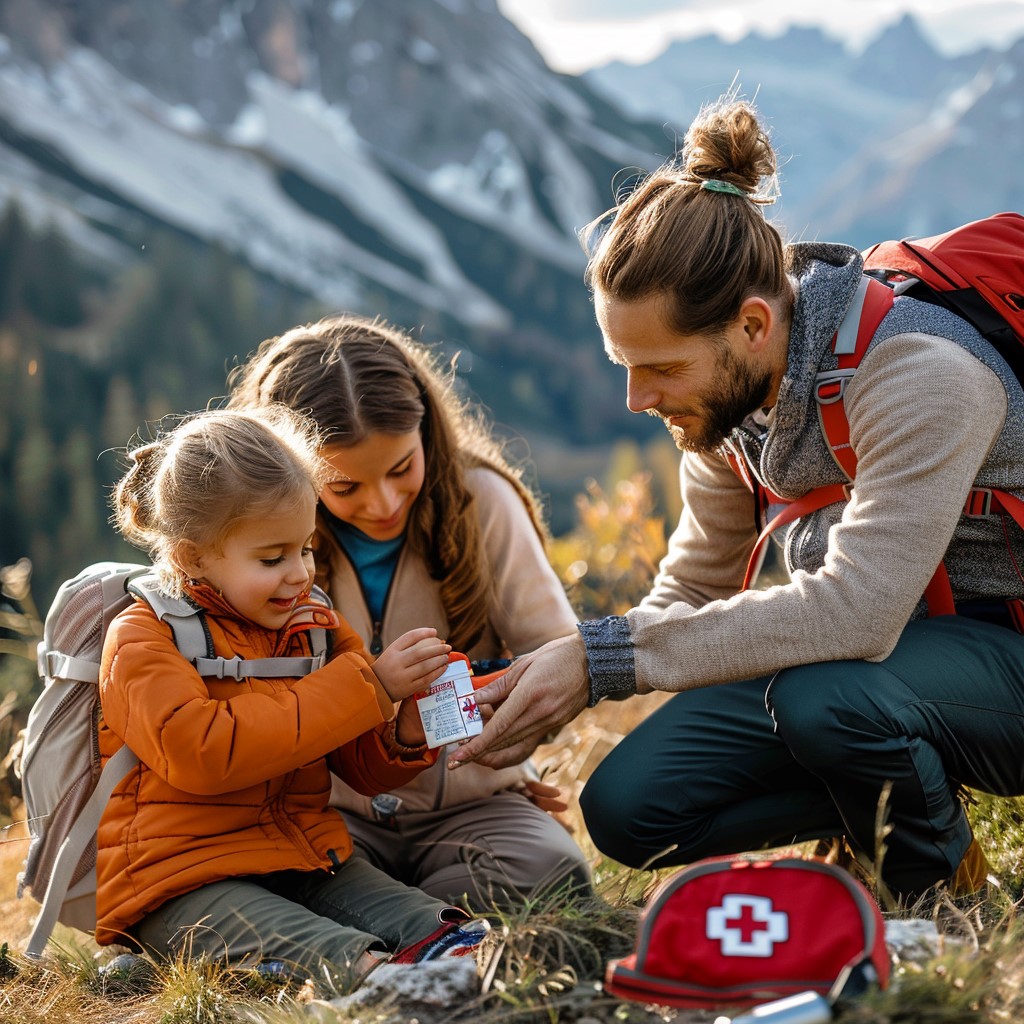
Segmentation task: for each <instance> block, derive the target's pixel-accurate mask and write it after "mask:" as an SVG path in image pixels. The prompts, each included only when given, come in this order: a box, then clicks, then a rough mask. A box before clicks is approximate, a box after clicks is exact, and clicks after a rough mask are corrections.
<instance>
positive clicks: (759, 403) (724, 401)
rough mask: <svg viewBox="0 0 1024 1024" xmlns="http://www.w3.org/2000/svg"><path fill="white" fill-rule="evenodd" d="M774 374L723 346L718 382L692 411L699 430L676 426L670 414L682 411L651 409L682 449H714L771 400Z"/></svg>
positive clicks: (718, 364)
mask: <svg viewBox="0 0 1024 1024" xmlns="http://www.w3.org/2000/svg"><path fill="white" fill-rule="evenodd" d="M770 388H771V374H770V373H769V372H768V371H767V370H763V371H757V370H754V369H752V368H751V367H749V366H747V365H745V364H742V363H740V361H739V360H738V359H737V358H736V357H735V356H734V355H733V354H732V352H731V351H730V350H729V349H727V348H725V347H724V346H721V347H720V348H719V351H718V360H717V362H716V364H715V383H714V384H713V385H712V386H711V387H710V388H709V389H708V391H707V392H706V393H705V394H704V395H703V396H702V397H701V399H700V406H699V408H697V409H696V410H693V413H691V412H690V411H689V410H688V411H687V412H686V415H691V414H693V415H694V418H695V419H700V420H701V424H700V426H699V427H698V428H697V430H696V431H689V432H687V431H684V430H683V428H682V427H676V426H673V425H672V424H671V423H669V422H668V420H669V417H671V416H678V415H682V414H683V413H682V412H681V411H666V410H664V409H651V410H649V411H650V414H651V415H652V416H657V417H659V418H660V419H661V420H662V421H663V422H664V424H665V426H666V427H667V428H668V432H669V433H670V434H671V435H672V440H673V441H675V444H676V447H677V448H678V449H679V450H680V451H684V452H695V453H698V454H702V453H706V452H713V451H715V449H717V448H719V447H720V446H721V444H722V442H723V441H724V440H725V439H726V438H727V437H728V436H729V435H730V434H731V433H732V432H733V430H735V429H736V428H737V427H738V426H739V425H740V424H741V423H742V422H743V421H744V420H745V419H746V418H747V417H748V416H749V415H750V414H751V413H752V412H755V411H756V410H757V409H760V408H762V407H763V406H764V405H765V403H766V402H767V400H768V393H769V390H770Z"/></svg>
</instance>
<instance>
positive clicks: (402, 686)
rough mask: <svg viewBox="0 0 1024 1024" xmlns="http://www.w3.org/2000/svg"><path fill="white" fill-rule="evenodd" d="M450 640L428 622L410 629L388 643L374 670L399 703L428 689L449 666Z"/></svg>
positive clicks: (394, 699)
mask: <svg viewBox="0 0 1024 1024" xmlns="http://www.w3.org/2000/svg"><path fill="white" fill-rule="evenodd" d="M451 649H452V648H451V644H446V643H445V642H444V641H443V640H441V639H440V638H439V637H438V635H437V630H436V629H432V628H430V627H429V626H424V627H422V628H421V629H410V630H409V632H408V633H403V634H402V635H401V636H400V637H399V638H398V639H397V640H395V641H394V643H391V644H389V645H388V646H387V647H386V648H385V649H384V651H383V652H382V653H381V655H380V657H379V658H378V659H377V660H376V661H375V662H374V663H373V671H374V673H375V674H376V676H377V678H378V679H379V680H380V684H381V686H383V687H384V690H385V692H386V693H387V695H388V696H389V697H390V698H391V699H392V700H393V701H395V702H396V703H397V702H398V701H401V700H405V698H406V697H411V696H412V695H413V694H414V693H416V692H417V691H419V690H425V689H427V687H428V686H430V684H431V683H432V682H433V681H434V680H435V679H437V678H438V677H439V676H440V675H442V674H443V672H444V670H445V669H446V668H447V667H448V655H449V653H451Z"/></svg>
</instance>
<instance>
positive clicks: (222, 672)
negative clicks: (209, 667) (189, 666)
mask: <svg viewBox="0 0 1024 1024" xmlns="http://www.w3.org/2000/svg"><path fill="white" fill-rule="evenodd" d="M214 660H215V662H216V665H215V666H214V668H213V671H212V672H202V673H201V674H202V675H204V676H206V675H209V676H213V678H214V679H234V681H235V682H236V683H238V682H241V681H242V680H243V679H244V678H245V676H246V672H245V669H244V668H243V665H244V663H245V662H244V659H243V658H237V657H235V658H216V659H214ZM197 667H198V666H197Z"/></svg>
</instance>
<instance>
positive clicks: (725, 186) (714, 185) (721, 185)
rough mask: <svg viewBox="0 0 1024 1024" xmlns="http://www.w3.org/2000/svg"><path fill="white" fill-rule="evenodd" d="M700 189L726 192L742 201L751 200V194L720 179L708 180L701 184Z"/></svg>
mask: <svg viewBox="0 0 1024 1024" xmlns="http://www.w3.org/2000/svg"><path fill="white" fill-rule="evenodd" d="M700 187H701V188H702V189H705V190H706V191H708V192H726V193H728V194H729V195H731V196H739V197H740V198H741V199H749V198H750V193H749V192H745V191H744V190H743V189H741V188H740V187H739V185H734V184H733V183H732V182H731V181H720V180H719V179H718V178H706V179H705V180H704V181H702V182H701V183H700Z"/></svg>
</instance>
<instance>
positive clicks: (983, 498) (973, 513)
mask: <svg viewBox="0 0 1024 1024" xmlns="http://www.w3.org/2000/svg"><path fill="white" fill-rule="evenodd" d="M993 497H994V495H993V493H992V488H991V487H972V488H971V490H970V493H969V494H968V495H967V501H966V503H965V504H964V511H963V514H964V516H965V517H966V518H968V519H980V518H981V517H982V516H990V515H992V513H993V511H998V502H996V506H997V507H996V508H994V507H993V503H992V499H993Z"/></svg>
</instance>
